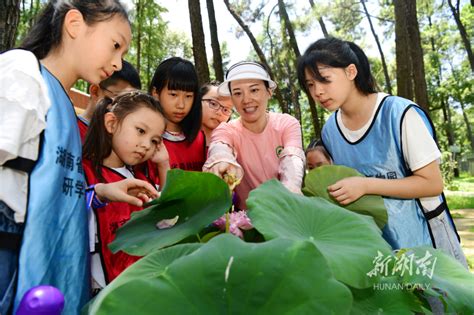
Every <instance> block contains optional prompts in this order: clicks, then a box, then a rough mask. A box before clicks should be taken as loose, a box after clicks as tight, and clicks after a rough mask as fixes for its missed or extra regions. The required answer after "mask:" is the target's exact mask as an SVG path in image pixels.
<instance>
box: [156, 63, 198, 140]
mask: <svg viewBox="0 0 474 315" xmlns="http://www.w3.org/2000/svg"><path fill="white" fill-rule="evenodd" d="M165 87H168V89H169V90H178V91H186V92H193V93H194V99H193V104H192V106H191V110H190V111H189V113H188V114H187V115H186V117H184V119H183V120H182V121H181V122H180V123H179V126H180V127H181V129H182V130H183V133H184V135H185V136H186V141H188V142H189V143H191V142H193V141H194V139H195V138H196V136H197V135H198V133H199V131H200V130H201V119H202V107H201V94H200V93H199V83H198V76H197V73H196V69H195V68H194V65H193V64H192V63H191V62H190V61H188V60H186V59H183V58H180V57H171V58H169V59H166V60H165V61H163V62H161V63H160V64H159V65H158V67H157V68H156V70H155V74H154V75H153V79H152V80H151V83H150V88H149V92H150V94H152V92H153V89H155V90H156V92H157V93H160V92H161V91H162V90H163V89H164V88H165Z"/></svg>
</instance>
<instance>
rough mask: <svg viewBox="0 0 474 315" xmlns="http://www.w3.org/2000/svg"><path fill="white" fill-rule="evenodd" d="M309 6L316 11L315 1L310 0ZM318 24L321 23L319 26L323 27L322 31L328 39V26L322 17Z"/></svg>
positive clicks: (319, 18)
mask: <svg viewBox="0 0 474 315" xmlns="http://www.w3.org/2000/svg"><path fill="white" fill-rule="evenodd" d="M309 4H310V5H311V8H312V9H314V1H313V0H309ZM318 23H319V26H321V31H322V32H323V35H324V37H325V38H328V37H329V33H328V30H327V29H326V24H324V21H323V18H322V17H318Z"/></svg>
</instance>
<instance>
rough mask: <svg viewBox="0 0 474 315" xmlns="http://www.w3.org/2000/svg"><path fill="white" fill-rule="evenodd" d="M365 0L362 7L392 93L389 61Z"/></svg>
mask: <svg viewBox="0 0 474 315" xmlns="http://www.w3.org/2000/svg"><path fill="white" fill-rule="evenodd" d="M365 1H366V0H360V3H362V7H363V8H364V12H365V16H366V17H367V20H368V21H369V25H370V30H371V31H372V35H374V39H375V42H376V43H377V49H378V50H379V53H380V59H381V60H382V68H383V75H384V77H385V88H386V89H387V93H388V94H392V84H391V83H390V77H389V75H388V68H387V63H386V62H385V56H384V53H383V50H382V46H381V45H380V41H379V37H378V36H377V33H376V32H375V28H374V25H373V24H372V19H371V18H370V14H369V11H368V10H367V7H366V5H365Z"/></svg>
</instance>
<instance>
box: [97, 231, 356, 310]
mask: <svg viewBox="0 0 474 315" xmlns="http://www.w3.org/2000/svg"><path fill="white" fill-rule="evenodd" d="M179 246H180V245H178V246H173V247H169V248H166V249H162V250H159V251H158V252H156V253H153V254H150V255H149V256H147V257H145V258H144V259H143V260H145V259H146V260H148V261H153V260H154V259H160V256H159V255H160V252H161V251H168V252H169V253H172V252H173V251H174V250H175V249H176V250H178V249H179ZM139 262H140V261H139ZM158 265H160V264H158ZM141 267H142V265H138V263H137V264H136V265H133V266H132V267H130V270H131V269H132V268H134V272H135V273H137V270H138V269H139V268H141ZM158 269H159V272H157V273H156V275H155V276H153V277H149V276H148V274H150V273H147V275H146V276H144V277H142V278H136V277H135V278H133V279H132V278H130V277H129V276H128V275H127V271H128V270H127V271H125V272H124V273H123V275H121V276H119V277H118V278H117V280H120V279H121V278H122V277H125V276H127V281H126V282H124V283H123V285H121V286H118V287H116V288H115V289H114V290H112V291H109V292H107V294H106V296H105V297H102V299H103V300H102V301H103V302H102V303H101V304H100V305H98V307H97V308H94V309H93V310H94V312H91V314H114V315H115V314H117V315H120V314H125V315H130V314H157V313H162V314H180V315H181V314H219V315H220V314H348V313H349V310H350V307H351V303H352V296H351V293H350V290H349V289H348V288H347V287H346V286H345V285H343V284H342V283H340V282H339V281H337V280H335V279H334V277H333V275H332V273H331V271H330V269H329V267H328V266H327V264H326V262H325V259H324V257H323V256H322V255H321V253H320V252H319V251H318V249H317V248H316V247H315V246H314V245H313V244H311V243H310V242H306V241H300V240H297V241H294V240H285V239H276V240H273V241H270V242H264V243H246V242H244V241H242V240H240V239H239V238H237V237H235V236H233V235H230V234H221V235H219V236H217V237H215V238H212V239H211V240H210V241H209V242H208V243H206V244H203V245H202V246H201V247H200V248H199V249H197V250H195V251H194V252H192V253H190V254H187V255H186V256H182V257H181V258H178V259H176V260H174V261H173V262H171V264H169V265H168V266H167V267H166V268H165V269H164V270H161V268H160V267H159V268H158ZM117 280H116V281H117ZM112 284H114V282H113V283H112Z"/></svg>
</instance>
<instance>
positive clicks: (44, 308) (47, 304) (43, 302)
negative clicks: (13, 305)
mask: <svg viewBox="0 0 474 315" xmlns="http://www.w3.org/2000/svg"><path fill="white" fill-rule="evenodd" d="M63 308H64V296H63V294H62V293H61V291H59V290H58V289H56V288H55V287H53V286H49V285H40V286H37V287H33V288H31V289H29V290H28V291H27V292H26V293H25V295H23V298H22V299H21V302H20V305H19V306H18V311H17V313H16V314H17V315H33V314H34V315H59V314H61V312H62V310H63Z"/></svg>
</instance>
